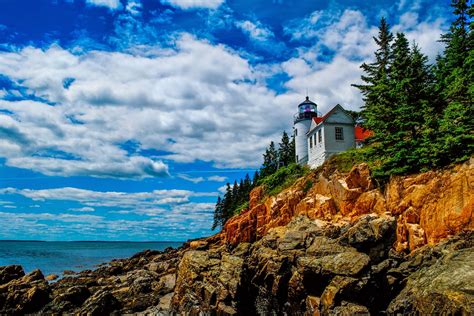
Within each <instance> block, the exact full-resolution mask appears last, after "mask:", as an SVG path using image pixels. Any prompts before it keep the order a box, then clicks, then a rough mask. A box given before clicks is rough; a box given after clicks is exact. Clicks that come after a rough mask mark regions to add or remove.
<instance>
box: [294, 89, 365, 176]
mask: <svg viewBox="0 0 474 316" xmlns="http://www.w3.org/2000/svg"><path fill="white" fill-rule="evenodd" d="M293 128H294V131H293V132H294V135H295V152H296V162H297V163H299V164H301V165H304V164H307V165H309V166H310V167H311V168H316V167H318V166H320V165H322V164H323V162H324V161H325V160H326V159H328V158H329V157H331V156H332V155H334V154H336V153H339V152H342V151H345V150H348V149H350V148H354V147H361V146H362V144H363V142H364V140H365V139H366V138H367V137H368V136H370V131H368V130H364V129H363V128H362V127H360V126H358V125H356V122H355V121H354V119H353V118H352V116H351V115H349V113H347V112H346V110H344V108H343V107H342V106H341V105H339V104H338V105H336V106H335V107H333V108H332V109H331V110H330V111H329V112H328V113H326V114H325V115H323V116H321V115H320V114H318V106H317V105H316V103H314V102H312V101H311V100H310V99H309V97H306V100H305V101H303V102H302V103H300V105H298V113H296V114H295V115H294V121H293Z"/></svg>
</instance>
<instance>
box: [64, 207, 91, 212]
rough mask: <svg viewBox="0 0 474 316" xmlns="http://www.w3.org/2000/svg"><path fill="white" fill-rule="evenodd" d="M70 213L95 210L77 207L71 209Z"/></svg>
mask: <svg viewBox="0 0 474 316" xmlns="http://www.w3.org/2000/svg"><path fill="white" fill-rule="evenodd" d="M70 211H73V212H94V211H95V209H94V208H93V207H88V206H84V207H79V208H71V209H70Z"/></svg>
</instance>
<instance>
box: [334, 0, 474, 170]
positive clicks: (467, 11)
mask: <svg viewBox="0 0 474 316" xmlns="http://www.w3.org/2000/svg"><path fill="white" fill-rule="evenodd" d="M452 6H453V8H454V14H455V15H456V19H455V20H454V22H453V24H452V25H451V28H450V31H449V32H448V33H447V34H444V35H443V36H442V41H443V42H444V43H445V45H446V49H445V52H444V54H443V55H442V56H439V57H438V58H437V63H436V65H435V66H431V65H429V64H428V58H427V57H426V56H425V55H423V54H422V53H421V51H420V49H419V48H418V46H417V45H416V44H413V45H412V47H410V46H409V43H408V40H407V39H406V37H405V35H404V34H403V33H398V34H396V37H395V39H394V38H393V35H392V34H391V33H390V32H389V26H388V25H387V23H386V22H385V20H384V19H382V20H381V23H380V28H379V34H378V36H377V37H375V38H374V40H375V42H376V44H377V46H378V48H377V50H376V52H375V62H374V63H372V64H365V63H364V64H363V65H362V66H361V68H362V69H363V71H364V75H363V76H362V80H363V82H364V84H362V85H355V86H356V87H357V88H359V89H360V90H361V92H362V94H363V96H364V101H365V105H364V106H363V108H362V113H361V114H362V119H363V125H364V127H366V128H368V129H370V130H371V131H372V132H373V136H372V137H370V138H369V140H368V143H369V145H370V146H369V147H370V150H367V152H366V153H365V154H364V156H365V158H366V160H368V161H369V162H371V164H372V169H373V174H374V175H375V176H377V177H379V178H387V177H389V176H390V175H394V174H406V173H411V172H416V171H420V170H422V171H423V170H428V169H432V168H433V167H442V166H445V165H448V164H450V163H453V162H459V161H463V160H466V159H467V158H469V157H470V156H471V155H472V154H473V152H474V134H473V133H474V132H473V130H474V129H473V127H474V124H473V120H474V113H473V111H474V110H473V102H472V101H473V99H474V98H473V92H474V85H473V76H474V75H473V73H474V53H473V45H474V36H473V34H472V28H473V26H474V24H473V23H471V24H470V25H468V24H469V23H468V21H469V20H472V13H473V12H474V9H473V6H472V5H469V4H468V2H467V1H465V0H453V2H452ZM468 26H469V27H468ZM347 158H348V157H346V156H344V155H338V156H336V157H335V158H334V159H335V163H336V164H341V163H342V162H345V161H350V159H347ZM338 159H339V160H341V161H339V162H337V160H338ZM348 165H349V163H348ZM340 167H342V168H343V169H345V166H340Z"/></svg>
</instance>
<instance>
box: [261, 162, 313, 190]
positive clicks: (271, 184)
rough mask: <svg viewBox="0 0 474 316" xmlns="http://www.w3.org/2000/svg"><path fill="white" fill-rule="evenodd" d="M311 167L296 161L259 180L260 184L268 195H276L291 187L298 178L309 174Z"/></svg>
mask: <svg viewBox="0 0 474 316" xmlns="http://www.w3.org/2000/svg"><path fill="white" fill-rule="evenodd" d="M309 170H310V169H309V168H308V167H306V166H300V165H298V164H296V163H294V164H290V165H288V166H287V167H281V168H280V169H278V170H277V171H276V172H275V173H273V174H271V175H269V176H266V177H265V178H263V179H260V180H259V181H258V185H263V187H264V189H265V194H266V195H276V194H278V193H280V192H281V191H283V190H284V189H286V188H288V187H290V186H291V185H292V184H293V183H295V181H296V180H298V179H299V178H301V177H303V176H304V175H306V174H308V172H309Z"/></svg>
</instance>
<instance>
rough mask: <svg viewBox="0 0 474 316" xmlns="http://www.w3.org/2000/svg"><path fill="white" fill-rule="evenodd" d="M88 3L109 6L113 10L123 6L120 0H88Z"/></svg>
mask: <svg viewBox="0 0 474 316" xmlns="http://www.w3.org/2000/svg"><path fill="white" fill-rule="evenodd" d="M86 3H87V4H90V5H95V6H101V7H107V8H109V9H111V10H116V9H120V8H121V7H122V4H121V3H120V0H86Z"/></svg>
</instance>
